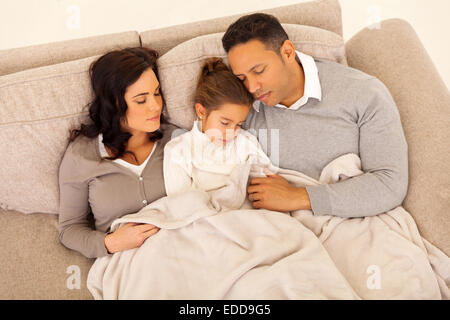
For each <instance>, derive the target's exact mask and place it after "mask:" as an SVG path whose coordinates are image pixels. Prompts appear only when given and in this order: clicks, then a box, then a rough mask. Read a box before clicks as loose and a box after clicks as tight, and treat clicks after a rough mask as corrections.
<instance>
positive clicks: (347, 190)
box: [306, 78, 408, 217]
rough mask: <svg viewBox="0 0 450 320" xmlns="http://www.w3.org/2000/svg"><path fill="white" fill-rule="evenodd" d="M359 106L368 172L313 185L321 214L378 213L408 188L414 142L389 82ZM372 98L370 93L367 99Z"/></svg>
mask: <svg viewBox="0 0 450 320" xmlns="http://www.w3.org/2000/svg"><path fill="white" fill-rule="evenodd" d="M367 81H368V84H370V86H369V87H368V90H370V91H371V92H372V94H371V95H370V96H369V97H370V98H369V99H368V101H365V102H364V101H363V102H362V103H361V105H360V106H358V123H357V124H358V127H359V156H360V158H361V166H362V168H361V169H362V171H364V174H362V175H359V176H356V177H353V178H350V179H348V180H345V181H342V182H338V183H335V184H329V185H320V186H307V187H306V191H307V192H308V196H309V199H310V202H311V207H312V210H313V212H314V214H315V215H334V216H340V217H363V216H373V215H377V214H380V213H383V212H386V211H389V210H391V209H393V208H394V207H396V206H399V205H401V203H402V202H403V200H404V198H405V196H406V192H407V189H408V147H407V143H406V139H405V136H404V132H403V128H402V124H401V121H400V115H399V113H398V110H397V107H396V105H395V102H394V100H393V98H392V96H391V94H390V93H389V91H388V89H387V88H386V87H385V85H384V84H383V83H382V82H381V81H380V80H378V79H376V78H371V79H369V80H367ZM366 100H367V99H366Z"/></svg>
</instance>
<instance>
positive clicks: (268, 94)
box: [256, 91, 270, 101]
mask: <svg viewBox="0 0 450 320" xmlns="http://www.w3.org/2000/svg"><path fill="white" fill-rule="evenodd" d="M268 96H270V91H269V92H267V93H264V94H263V95H260V96H259V97H257V98H256V99H258V100H261V101H263V100H265V99H267V97H268Z"/></svg>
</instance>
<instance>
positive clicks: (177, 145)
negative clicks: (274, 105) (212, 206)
mask: <svg viewBox="0 0 450 320" xmlns="http://www.w3.org/2000/svg"><path fill="white" fill-rule="evenodd" d="M163 163H164V164H163V168H164V183H165V187H166V193H167V195H174V194H179V193H182V192H184V191H186V190H189V189H192V188H195V189H201V190H205V191H210V190H214V189H218V188H220V187H222V186H225V185H226V182H227V179H228V178H229V175H230V173H231V171H232V170H233V169H234V168H235V167H236V165H239V164H244V163H250V164H251V171H250V176H251V177H258V176H259V177H261V176H266V175H265V174H264V168H267V169H269V170H270V171H272V172H273V173H277V172H278V168H277V167H275V166H273V165H272V163H271V161H270V159H269V157H267V155H266V154H265V153H264V151H263V149H262V148H261V146H260V144H259V143H258V140H257V139H256V137H255V136H254V135H252V134H251V133H249V132H247V131H245V130H243V129H238V131H237V133H236V137H235V138H234V140H233V141H230V142H228V143H226V144H225V145H222V144H216V143H214V142H212V141H211V139H210V138H209V137H208V136H207V135H206V134H205V133H202V131H201V122H199V121H195V122H194V125H193V127H192V130H191V131H188V132H186V133H183V134H182V135H180V136H178V137H176V138H173V139H172V140H170V141H169V142H168V143H167V144H166V146H165V148H164V162H163Z"/></svg>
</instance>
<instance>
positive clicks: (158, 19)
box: [0, 0, 450, 87]
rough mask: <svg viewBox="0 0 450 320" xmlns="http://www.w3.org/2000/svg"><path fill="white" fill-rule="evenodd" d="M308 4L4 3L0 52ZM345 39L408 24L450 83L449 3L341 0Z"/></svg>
mask: <svg viewBox="0 0 450 320" xmlns="http://www.w3.org/2000/svg"><path fill="white" fill-rule="evenodd" d="M306 1H308V0H226V1H222V0H158V1H155V0H1V2H0V8H1V11H0V49H8V48H14V47H21V46H27V45H32V44H40V43H47V42H53V41H59V40H66V39H74V38H81V37H87V36H92V35H100V34H106V33H114V32H121V31H127V30H136V31H145V30H148V29H153V28H161V27H165V26H170V25H175V24H182V23H186V22H191V21H198V20H204V19H210V18H214V17H220V16H225V15H231V14H237V13H244V12H248V11H253V10H259V9H266V8H273V7H278V6H283V5H289V4H294V3H298V2H306ZM340 3H341V7H342V15H343V23H344V39H345V40H347V39H349V38H351V37H352V36H353V35H354V34H355V33H356V32H358V31H359V30H361V29H362V28H364V27H366V26H367V25H369V24H371V23H373V22H374V21H376V20H377V19H381V20H384V19H389V18H394V17H395V18H402V19H405V20H407V21H408V22H410V23H411V24H412V25H413V27H414V29H415V30H416V32H417V33H418V35H419V37H420V39H421V40H422V42H423V43H424V45H425V47H426V48H427V51H428V52H429V54H430V56H431V58H432V60H433V61H434V63H435V64H436V66H437V68H438V70H439V71H440V73H441V75H442V77H443V78H444V81H445V82H446V84H447V87H449V84H450V59H449V57H450V41H449V36H448V32H449V31H450V19H449V18H448V14H449V13H450V1H449V0H340Z"/></svg>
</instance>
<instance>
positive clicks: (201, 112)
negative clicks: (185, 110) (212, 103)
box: [195, 103, 206, 120]
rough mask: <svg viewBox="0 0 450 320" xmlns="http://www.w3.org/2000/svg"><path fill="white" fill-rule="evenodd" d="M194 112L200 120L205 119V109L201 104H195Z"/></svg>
mask: <svg viewBox="0 0 450 320" xmlns="http://www.w3.org/2000/svg"><path fill="white" fill-rule="evenodd" d="M195 112H196V113H197V117H198V118H199V119H200V120H203V119H206V108H205V107H204V106H202V104H201V103H196V104H195Z"/></svg>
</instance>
